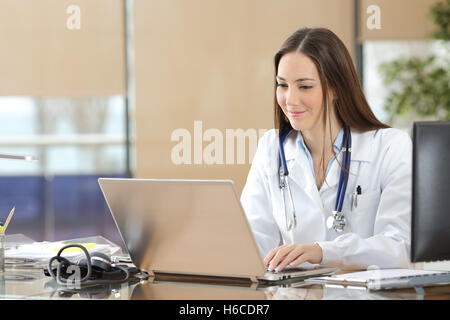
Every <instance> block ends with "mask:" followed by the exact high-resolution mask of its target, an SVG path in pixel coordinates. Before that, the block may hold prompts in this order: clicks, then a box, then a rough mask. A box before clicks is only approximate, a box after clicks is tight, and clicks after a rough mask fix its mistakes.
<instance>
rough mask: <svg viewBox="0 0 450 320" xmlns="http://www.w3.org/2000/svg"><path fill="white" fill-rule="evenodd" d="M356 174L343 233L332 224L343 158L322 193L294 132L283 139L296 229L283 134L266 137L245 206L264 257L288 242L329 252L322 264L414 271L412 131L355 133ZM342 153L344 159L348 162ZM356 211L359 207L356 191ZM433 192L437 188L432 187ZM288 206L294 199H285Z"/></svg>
mask: <svg viewBox="0 0 450 320" xmlns="http://www.w3.org/2000/svg"><path fill="white" fill-rule="evenodd" d="M351 134H352V154H351V164H350V175H349V179H348V184H347V191H346V195H345V198H344V204H343V209H342V211H343V212H344V214H345V218H346V220H347V225H346V227H345V229H344V232H343V233H341V234H339V233H337V232H336V231H335V230H334V229H331V230H330V229H328V228H327V227H326V219H327V218H328V217H329V216H330V214H331V211H332V210H333V209H334V204H335V201H336V194H337V186H338V182H339V174H340V166H339V164H338V162H337V161H336V160H334V161H333V163H332V165H331V168H330V170H329V172H328V174H327V176H326V182H324V183H323V185H322V187H321V189H320V191H319V190H317V186H316V183H315V179H314V177H313V173H312V170H311V168H310V164H309V162H308V159H307V156H306V154H305V153H304V151H303V150H302V149H301V147H300V146H299V144H298V139H299V132H298V131H295V130H292V131H291V133H290V134H289V135H288V137H287V139H286V141H285V142H284V152H285V156H286V163H287V167H288V170H289V179H290V180H289V182H290V187H291V190H292V196H293V198H294V205H295V210H296V214H297V227H296V228H295V229H294V230H291V231H287V230H286V226H285V224H286V223H285V216H284V211H283V210H282V198H281V190H280V188H279V175H278V149H279V147H278V136H277V134H276V132H275V130H274V129H272V130H270V131H268V132H266V134H265V135H264V136H263V137H262V138H261V139H260V141H259V144H258V148H257V151H256V154H255V156H254V159H253V162H252V165H251V168H250V171H249V174H248V178H247V182H246V185H245V187H244V189H243V191H242V195H241V203H242V206H243V208H244V211H245V214H246V216H247V219H248V222H249V224H250V227H251V229H252V232H253V235H254V237H255V241H256V243H257V245H258V248H259V250H260V253H261V255H262V258H264V257H265V256H266V255H267V253H268V252H269V251H270V250H272V249H273V248H275V247H277V246H280V245H282V244H283V243H297V244H313V243H318V244H319V245H320V246H321V248H322V253H323V260H322V264H323V265H338V266H341V267H346V268H367V267H369V266H371V267H373V268H376V267H379V268H408V267H411V264H410V260H409V250H410V230H411V222H410V221H411V191H412V185H411V183H412V175H411V173H412V143H411V139H410V137H409V136H408V134H406V133H405V132H403V131H401V130H399V129H394V128H389V129H380V130H373V131H368V132H364V133H361V132H358V131H355V130H353V129H352V130H351ZM342 154H343V153H342V152H341V153H340V154H338V155H337V159H338V160H339V163H342ZM358 185H360V186H361V188H362V194H361V195H360V196H358V199H357V207H354V206H353V205H352V201H353V200H354V197H355V195H354V194H355V193H356V187H357V186H358ZM430 187H431V186H430ZM286 205H287V207H288V208H289V206H290V202H289V199H288V197H287V196H286Z"/></svg>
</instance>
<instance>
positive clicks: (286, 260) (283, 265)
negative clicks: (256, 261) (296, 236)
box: [275, 247, 304, 272]
mask: <svg viewBox="0 0 450 320" xmlns="http://www.w3.org/2000/svg"><path fill="white" fill-rule="evenodd" d="M303 253H304V251H303V249H302V247H296V248H295V249H293V250H292V251H291V252H290V253H289V254H288V255H286V256H285V257H284V259H283V260H282V261H281V262H280V263H279V264H278V266H276V267H275V271H276V272H279V271H281V270H283V269H284V268H286V266H287V265H289V264H291V262H293V261H295V260H296V259H298V258H299V256H301V255H302V254H303Z"/></svg>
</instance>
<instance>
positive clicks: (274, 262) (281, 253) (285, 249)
mask: <svg viewBox="0 0 450 320" xmlns="http://www.w3.org/2000/svg"><path fill="white" fill-rule="evenodd" d="M294 248H295V247H294V246H291V245H290V246H285V247H282V248H280V249H279V250H278V252H277V253H276V254H275V256H274V257H273V259H272V261H270V263H269V270H274V269H275V268H276V267H277V266H278V265H279V264H280V262H281V261H282V260H283V259H284V257H285V256H286V255H288V254H289V253H290V252H291V251H292V250H293V249H294Z"/></svg>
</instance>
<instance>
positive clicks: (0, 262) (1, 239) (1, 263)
mask: <svg viewBox="0 0 450 320" xmlns="http://www.w3.org/2000/svg"><path fill="white" fill-rule="evenodd" d="M3 272H5V235H4V234H0V274H1V273H3Z"/></svg>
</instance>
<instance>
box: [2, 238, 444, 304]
mask: <svg viewBox="0 0 450 320" xmlns="http://www.w3.org/2000/svg"><path fill="white" fill-rule="evenodd" d="M11 239H12V238H10V239H9V240H10V241H9V242H8V240H7V245H6V246H8V245H11V243H12V241H11ZM24 239H25V238H22V239H21V240H20V242H22V241H23V240H24ZM86 240H89V241H91V240H93V239H83V241H86ZM94 240H95V239H94ZM16 243H17V241H16ZM340 272H345V271H340ZM131 279H132V280H131V281H130V282H128V283H123V284H115V285H96V286H90V287H83V288H82V289H78V290H77V289H73V290H72V289H70V288H66V287H64V286H61V285H58V284H57V283H56V281H54V280H53V279H52V278H51V277H48V276H46V275H45V274H44V271H43V267H42V265H40V266H39V265H32V264H28V265H27V266H26V267H23V266H21V265H20V264H16V265H14V264H9V265H8V264H7V265H6V269H5V272H4V273H0V299H34V300H41V299H102V300H103V299H107V300H147V299H151V300H161V299H167V300H272V299H273V300H286V299H287V300H336V299H337V300H345V299H351V300H389V299H394V300H397V299H406V300H418V299H425V300H426V299H439V300H441V299H450V285H444V286H433V287H424V290H425V294H424V295H419V294H417V293H416V292H415V290H414V289H412V288H411V289H401V290H400V289H398V290H383V291H369V290H367V289H365V288H357V287H352V288H344V287H341V286H330V285H322V284H306V283H304V282H290V283H289V282H288V283H285V284H283V285H277V286H258V285H256V284H254V283H251V282H250V281H249V282H248V283H244V282H239V283H238V282H236V281H234V282H232V281H225V280H223V279H220V278H215V279H214V278H210V279H208V281H206V280H205V279H202V278H193V277H186V276H184V277H179V276H176V275H156V277H155V278H147V279H143V278H142V277H141V278H139V277H132V278H131Z"/></svg>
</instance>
